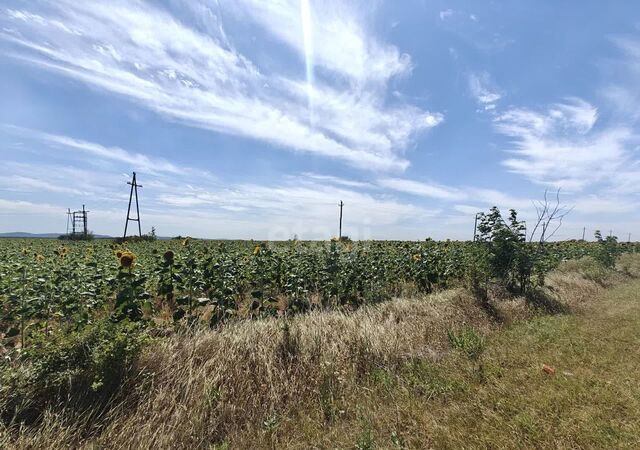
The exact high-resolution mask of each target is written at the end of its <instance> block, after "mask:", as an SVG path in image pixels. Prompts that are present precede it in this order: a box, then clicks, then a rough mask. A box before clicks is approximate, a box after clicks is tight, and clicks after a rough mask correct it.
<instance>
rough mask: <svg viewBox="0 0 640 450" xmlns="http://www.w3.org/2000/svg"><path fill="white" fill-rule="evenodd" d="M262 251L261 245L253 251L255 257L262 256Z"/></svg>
mask: <svg viewBox="0 0 640 450" xmlns="http://www.w3.org/2000/svg"><path fill="white" fill-rule="evenodd" d="M260 250H261V248H260V244H258V245H256V248H254V249H253V255H254V256H257V255H259V254H260Z"/></svg>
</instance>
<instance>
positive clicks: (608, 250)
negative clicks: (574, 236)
mask: <svg viewBox="0 0 640 450" xmlns="http://www.w3.org/2000/svg"><path fill="white" fill-rule="evenodd" d="M595 238H596V241H597V243H598V246H597V247H596V251H595V252H594V255H593V256H594V257H595V259H596V261H598V263H599V264H600V265H601V266H602V267H604V268H605V269H613V268H614V267H615V265H616V257H617V256H618V255H619V254H620V247H619V246H618V238H617V237H616V236H607V237H606V238H605V239H603V238H602V234H601V233H600V230H596V232H595Z"/></svg>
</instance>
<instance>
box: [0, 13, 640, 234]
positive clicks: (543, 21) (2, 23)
mask: <svg viewBox="0 0 640 450" xmlns="http://www.w3.org/2000/svg"><path fill="white" fill-rule="evenodd" d="M638 76H640V3H638V2H631V1H627V2H615V3H608V2H601V1H589V0H581V1H578V0H574V1H566V2H556V1H552V0H547V1H536V2H532V1H524V0H521V1H509V2H506V1H505V2H497V1H487V2H476V1H446V2H445V1H435V0H406V1H401V2H400V1H395V0H394V1H392V0H388V1H382V0H379V1H376V0H366V1H365V0H362V1H360V0H351V1H336V0H271V1H268V0H167V1H141V0H110V1H109V2H104V1H90V0H84V1H82V2H78V1H75V0H55V1H39V0H29V1H21V0H2V1H0V100H1V101H0V164H1V165H2V167H3V175H2V177H0V232H12V231H26V232H36V233H37V232H64V231H65V229H66V224H67V214H66V212H67V209H68V208H71V210H76V209H80V208H82V205H83V204H84V205H86V207H87V209H88V210H89V211H90V212H89V215H88V216H89V229H90V230H92V231H93V232H94V233H97V234H110V235H119V234H121V233H122V231H123V228H124V223H125V218H126V211H127V205H128V199H129V190H128V189H129V186H128V185H127V184H126V183H127V181H129V180H130V178H131V173H132V172H133V171H135V172H136V173H137V179H138V182H139V184H141V185H142V186H143V187H142V188H141V189H140V191H139V200H140V215H141V224H142V229H143V232H145V233H146V232H148V231H150V229H151V227H155V229H156V232H157V234H158V235H161V236H175V235H183V236H184V235H191V236H195V237H203V238H239V239H290V238H293V237H295V236H297V237H299V238H301V239H327V238H329V237H331V236H336V235H337V234H338V214H339V207H338V203H339V202H340V201H343V202H344V211H343V217H344V223H343V234H346V235H349V236H350V237H352V238H354V239H424V238H427V237H432V238H434V239H446V238H450V239H470V238H472V237H473V223H474V216H475V214H476V213H477V212H479V211H487V210H488V209H489V208H490V207H491V206H498V207H499V208H500V209H501V210H502V211H503V212H507V211H508V209H510V208H514V209H516V210H517V211H518V212H519V215H520V217H521V218H522V219H524V220H526V221H527V224H528V226H529V224H532V223H535V219H536V210H535V207H534V204H535V202H536V201H540V200H542V199H543V197H544V193H545V191H546V190H548V191H549V192H552V193H554V192H556V191H557V190H558V189H560V198H561V202H562V204H563V205H566V207H567V209H571V212H570V213H569V214H568V215H567V216H566V217H565V219H564V223H563V226H562V228H561V229H560V230H559V231H558V232H557V235H556V236H555V238H557V239H572V238H578V239H579V238H581V237H582V234H583V230H584V229H586V236H587V238H589V237H591V236H592V235H593V232H594V231H595V230H596V229H600V230H602V231H603V234H605V235H608V234H609V233H613V234H614V235H617V236H618V237H619V238H620V239H621V240H625V241H626V240H627V239H628V238H629V233H630V234H631V239H632V240H635V239H639V238H640V208H639V206H640V183H639V182H640V150H639V149H638V145H639V142H640V139H639V135H638V132H639V131H640V106H639V105H640V84H639V83H638V82H637V80H638ZM133 225H135V224H133ZM531 228H532V227H531Z"/></svg>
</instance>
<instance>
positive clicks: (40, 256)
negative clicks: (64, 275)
mask: <svg viewBox="0 0 640 450" xmlns="http://www.w3.org/2000/svg"><path fill="white" fill-rule="evenodd" d="M36 261H37V262H39V263H41V262H43V261H44V256H42V255H36Z"/></svg>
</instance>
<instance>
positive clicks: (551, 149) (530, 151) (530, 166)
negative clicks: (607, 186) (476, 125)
mask: <svg viewBox="0 0 640 450" xmlns="http://www.w3.org/2000/svg"><path fill="white" fill-rule="evenodd" d="M597 119H598V114H597V109H596V108H595V107H594V106H593V105H591V104H590V103H588V102H586V101H584V100H581V99H577V98H568V99H566V100H565V102H563V103H557V104H554V105H551V106H550V107H549V108H548V109H547V110H546V111H533V110H531V109H524V108H517V109H510V110H507V111H506V112H504V113H502V114H499V115H498V116H497V117H496V118H495V119H494V120H495V122H494V123H495V127H496V130H497V131H498V132H500V133H502V134H504V135H506V136H508V137H510V138H511V144H510V148H509V151H510V152H511V153H512V154H513V155H514V157H512V158H508V159H506V160H505V161H504V162H503V164H504V165H505V166H506V167H507V168H508V169H510V170H511V171H513V172H516V173H519V174H522V175H524V176H525V177H527V178H529V179H530V180H532V181H534V182H536V183H540V184H545V185H549V186H554V187H564V188H567V189H569V190H581V189H584V188H585V187H587V186H589V185H592V184H593V183H597V182H603V181H606V182H614V183H615V181H614V179H615V178H616V177H617V176H618V175H620V174H623V173H624V172H625V171H626V168H625V166H626V165H628V164H631V163H632V160H631V159H630V158H631V155H630V154H629V152H628V150H627V146H628V145H629V143H630V142H632V141H633V140H635V139H636V137H635V135H634V133H633V132H632V131H631V129H629V128H628V127H625V126H622V125H620V126H613V125H611V126H605V127H601V129H600V130H594V126H595V124H596V121H597Z"/></svg>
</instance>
